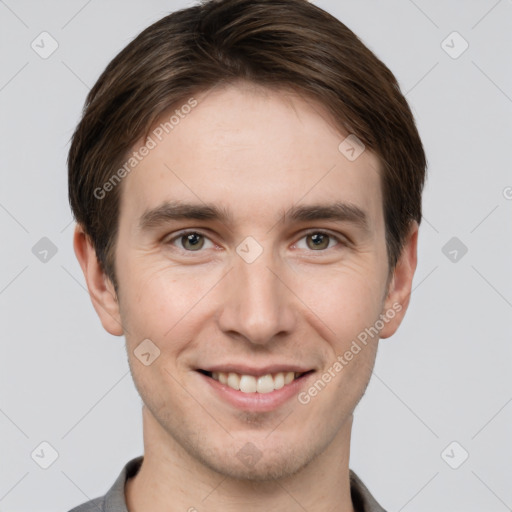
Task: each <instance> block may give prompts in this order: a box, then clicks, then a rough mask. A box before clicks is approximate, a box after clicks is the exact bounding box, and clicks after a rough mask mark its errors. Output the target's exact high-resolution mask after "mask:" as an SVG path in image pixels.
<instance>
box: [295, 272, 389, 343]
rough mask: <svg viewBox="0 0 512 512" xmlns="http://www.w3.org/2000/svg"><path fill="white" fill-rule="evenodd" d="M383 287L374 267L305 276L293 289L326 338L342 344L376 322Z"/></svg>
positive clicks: (381, 279)
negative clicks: (326, 335)
mask: <svg viewBox="0 0 512 512" xmlns="http://www.w3.org/2000/svg"><path fill="white" fill-rule="evenodd" d="M384 286H385V280H384V279H383V278H382V276H380V273H379V274H378V273H376V269H375V267H373V268H371V267H370V265H355V264H354V265H346V266H344V267H343V268H339V269H333V270H329V271H326V270H325V269H324V270H323V271H316V272H315V273H314V274H313V273H308V274H307V275H304V276H303V277H301V278H298V279H296V286H295V287H292V289H294V290H296V293H297V296H298V297H299V298H300V299H301V300H302V301H303V302H304V303H305V304H306V305H307V306H308V307H309V308H310V309H311V310H312V312H313V313H314V314H315V315H316V316H317V317H318V321H319V322H323V323H324V324H325V325H326V327H327V331H328V332H329V333H330V334H329V338H333V336H335V339H336V343H340V342H341V343H344V342H347V341H350V339H351V338H352V337H354V336H357V334H358V333H359V332H361V331H362V330H364V329H365V328H366V327H368V326H369V325H371V324H372V323H373V322H375V320H376V319H377V318H378V315H379V314H380V312H381V308H382V296H383V293H384Z"/></svg>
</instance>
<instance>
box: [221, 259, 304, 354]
mask: <svg viewBox="0 0 512 512" xmlns="http://www.w3.org/2000/svg"><path fill="white" fill-rule="evenodd" d="M283 272H284V270H283V266H282V265H281V266H280V265H279V263H278V262H275V261H273V258H272V254H271V252H270V251H263V253H262V254H261V255H260V256H259V257H258V258H257V259H256V260H255V261H253V262H252V263H248V262H246V261H245V260H244V259H243V258H241V257H239V256H238V255H237V254H235V255H234V263H233V268H232V270H231V271H230V272H229V273H228V275H227V276H226V279H225V280H224V283H223V286H224V289H223V290H222V292H223V293H222V297H223V299H222V304H221V312H220V314H219V317H218V322H219V327H220V329H221V330H222V331H223V332H224V333H226V334H228V335H230V336H235V337H236V336H238V337H243V338H245V339H246V340H248V341H249V342H250V343H253V344H257V345H266V344H268V343H271V342H273V341H275V340H276V337H278V335H279V336H281V337H282V336H284V335H286V334H289V333H291V332H292V331H293V329H294V326H295V322H296V316H295V314H294V313H295V312H294V310H293V298H294V295H293V293H292V291H290V289H289V288H288V287H287V285H286V279H285V276H284V274H283Z"/></svg>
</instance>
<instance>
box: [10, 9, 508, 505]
mask: <svg viewBox="0 0 512 512" xmlns="http://www.w3.org/2000/svg"><path fill="white" fill-rule="evenodd" d="M315 3H317V4H318V5H319V6H320V7H323V8H324V9H326V10H328V11H329V12H331V13H332V14H334V15H335V16H336V17H338V18H339V19H341V20H342V21H343V22H344V23H346V24H347V25H348V26H349V27H350V28H351V29H352V30H354V31H355V32H356V33H357V34H358V35H359V36H360V37H361V38H362V39H363V41H364V42H365V43H366V44H367V45H368V46H369V47H370V48H371V49H372V50H373V51H374V52H375V53H376V54H377V55H378V56H379V57H380V58H381V59H382V60H383V61H384V62H385V63H386V64H387V65H388V66H389V67H390V68H391V70H392V71H393V72H394V73H395V74H396V76H397V78H398V80H399V82H400V84H401V87H402V90H403V92H404V93H405V94H406V97H407V98H408V100H409V102H410V104H411V106H412V108H413V111H414V113H415V116H416V118H417V122H418V125H419V129H420V133H421V135H422V138H423V141H424V144H425V148H426V151H427V154H428V159H429V179H428V184H427V187H426V190H425V196H424V222H423V224H422V227H421V230H420V247H419V254H420V257H419V266H418V270H417V274H416V277H415V284H414V286H415V290H414V293H413V296H412V303H411V306H410V309H409V312H408V314H407V316H406V319H405V322H404V323H403V325H402V327H401V328H400V330H399V332H398V333H397V334H396V335H395V336H394V337H393V338H391V339H389V340H384V341H382V342H381V345H380V348H379V354H378V358H377V364H376V367H375V374H374V376H373V379H372V381H371V384H370V386H369V388H368V391H367V393H366V396H365V397H364V398H363V400H362V402H361V403H360V405H359V406H358V408H357V409H356V415H355V422H354V430H353V443H352V455H351V467H352V468H353V469H354V470H355V471H356V472H357V473H358V474H359V475H360V476H361V478H362V479H363V480H364V482H365V483H366V484H367V486H368V487H369V488H370V490H371V491H372V493H373V494H374V495H375V496H376V498H377V499H378V501H379V502H381V504H382V505H383V506H384V507H385V508H386V509H387V510H388V511H402V510H403V511H405V512H409V511H411V512H412V511H417V512H423V511H425V512H426V511H429V512H431V511H432V510H435V511H437V512H443V511H447V512H448V511H449V512H456V511H465V512H477V511H478V512H481V511H483V510H485V511H486V512H501V511H505V510H512V486H511V485H510V483H511V481H512V469H511V460H512V440H511V426H512V403H511V402H512V386H511V384H512V377H511V372H510V367H511V361H512V358H511V356H512V344H511V341H512V340H511V338H512V337H511V327H510V319H511V313H512V272H511V270H510V265H511V261H512V236H511V222H510V221H511V219H512V200H511V199H512V172H511V160H512V157H511V145H512V144H511V143H512V140H511V135H512V72H511V57H510V56H511V55H512V35H511V34H512V30H511V27H512V2H511V1H510V0H500V1H496V0H473V1H467V0H466V1H462V0H461V1H455V0H451V1H444V0H436V1H426V0H415V1H414V2H413V1H412V0H390V1H386V2H383V1H376V0H375V1H370V0H350V1H345V0H339V1H336V0H318V1H316V2H315ZM191 4H192V2H184V1H177V0H176V1H163V0H161V1H157V0H151V1H147V0H146V1H144V2H142V1H137V2H135V1H132V2H126V1H121V0H109V1H105V0H104V1H99V0H92V1H91V0H89V1H84V0H67V1H63V0H60V1H56V0H53V1H50V0H48V1H44V2H37V1H35V0H34V1H27V0H18V1H16V0H5V1H1V0H0V55H1V66H0V119H1V125H0V130H1V132H0V149H1V151H0V158H1V187H0V229H1V233H2V245H1V250H0V254H1V266H0V315H1V318H0V321H1V323H0V325H1V330H2V339H1V348H2V356H1V358H0V390H1V391H0V394H1V395H0V433H1V435H0V459H1V461H2V463H1V468H0V511H3V512H6V511H57V510H61V511H66V510H68V509H69V508H71V507H72V506H74V505H76V504H78V503H81V502H83V501H85V500H87V499H89V498H92V497H95V496H98V495H100V494H103V493H105V491H106V490H107V489H108V488H109V487H110V485H111V484H112V483H113V481H114V479H115V478H116V477H117V475H118V473H119V471H120V470H121V468H122V466H123V465H124V464H125V463H126V462H127V461H128V459H130V458H132V457H134V456H136V455H139V454H141V453H142V430H141V414H140V412H141V411H140V409H141V402H140V398H139V397H138V395H137V393H136V391H135V388H134V386H133V384H132V381H131V377H130V375H129V372H128V365H127V362H126V354H125V349H124V339H123V338H115V337H112V336H110V335H109V334H107V333H106V332H105V331H104V330H103V328H102V327H101V324H100V322H99V320H98V318H97V317H96V314H95V312H94V310H93V308H92V305H91V303H90V299H89V296H88V294H87V292H86V289H85V281H84V278H83V276H82V273H81V270H80V267H79V265H78V263H77V261H76V259H75V256H74V253H73V250H72V233H73V223H72V217H71V213H70V210H69V207H68V202H67V178H66V166H65V159H66V154H67V150H68V147H69V144H68V143H69V138H70V136H71V134H72V131H73V129H74V126H75V124H76V122H77V121H78V119H79V115H80V112H81V108H82V105H83V102H84V99H85V96H86V94H87V92H88V90H89V88H90V87H91V86H92V85H93V84H94V82H95V80H96V79H97V78H98V76H99V74H100V72H101V71H102V70H103V68H104V67H105V66H106V65H107V63H108V62H109V61H110V60H111V59H112V58H113V57H114V55H115V54H116V53H117V52H118V51H119V50H121V49H122V48H123V47H124V46H125V45H126V44H127V43H128V42H129V41H130V40H131V39H132V38H133V37H134V36H135V35H136V34H137V33H138V32H140V31H141V30H142V29H143V28H145V27H146V26H148V25H149V24H150V23H152V22H153V21H156V20H157V19H159V18H160V17H162V16H163V15H164V14H166V13H168V12H170V11H173V10H176V9H178V8H181V7H185V6H188V5H191ZM43 31H47V32H48V33H50V34H51V36H52V37H53V38H54V39H55V40H56V41H57V43H58V45H59V46H58V48H57V50H56V51H55V52H54V53H53V54H52V55H51V56H49V57H48V58H46V59H43V58H41V57H40V55H39V54H38V53H36V52H35V51H34V50H33V49H32V48H31V43H32V41H34V40H35V42H36V43H37V42H38V41H39V43H38V44H39V46H40V47H41V46H42V45H43V43H41V42H40V39H41V38H40V37H39V34H40V33H41V32H43ZM454 31H456V32H458V33H459V34H460V36H461V37H462V38H463V39H461V38H460V37H459V36H457V35H451V34H452V32H454ZM464 40H465V41H467V43H468V44H469V47H468V49H467V50H466V51H465V52H464V53H462V54H461V55H460V56H458V57H457V58H453V57H454V56H456V55H457V54H458V53H459V52H460V51H461V50H462V49H463V48H464ZM45 41H46V42H45V43H44V45H45V48H46V50H48V49H49V48H50V42H49V40H48V39H46V40H45ZM443 41H445V43H444V44H443V43H442V42H443ZM41 50H42V48H41ZM445 50H446V51H445ZM447 52H448V53H447ZM449 53H451V56H450V55H449ZM43 237H47V238H49V239H50V240H51V241H52V243H53V244H54V245H55V247H56V249H57V253H56V254H55V255H54V256H51V253H49V254H48V256H47V261H46V262H42V261H40V259H39V258H38V257H36V255H35V254H34V253H33V252H32V248H33V246H34V245H36V243H37V242H38V241H39V240H40V239H41V238H43ZM452 237H457V239H458V240H459V241H456V242H455V243H456V244H459V247H457V246H453V247H451V246H448V248H447V249H445V252H446V253H447V255H448V256H447V255H445V254H444V253H443V247H444V246H445V244H446V243H447V242H448V241H449V240H450V239H451V238H452ZM460 243H463V244H464V245H465V246H466V247H467V249H468V251H467V253H466V254H465V255H463V256H462V252H461V250H460ZM37 247H39V246H36V249H37ZM453 250H456V251H457V253H453ZM450 251H452V252H451V254H450ZM35 252H36V253H37V250H35ZM43 255H44V253H43V254H39V256H40V257H43ZM454 257H456V261H451V259H453V258H454ZM43 441H46V442H48V443H50V445H51V446H52V447H53V448H54V449H55V450H56V451H57V452H58V458H57V460H56V461H55V462H54V463H53V464H52V465H51V466H50V467H49V468H48V469H42V468H41V467H40V466H39V465H38V464H37V463H36V462H35V461H34V460H33V459H32V458H31V453H33V452H34V450H36V451H35V454H39V455H40V457H39V458H38V457H37V456H36V455H34V459H36V460H38V462H39V463H42V462H44V460H43V459H44V458H45V457H46V458H48V457H50V455H49V454H50V450H49V449H48V448H47V447H46V448H45V447H44V446H43V447H42V448H41V447H40V443H41V442H43ZM453 441H456V442H457V443H458V445H456V446H455V447H453V445H452V447H450V448H449V449H448V450H447V451H444V450H445V448H446V447H447V446H448V445H450V443H452V442H453ZM41 450H43V451H41ZM463 450H464V451H467V452H468V454H469V458H468V459H467V460H466V461H465V462H464V463H463V464H462V465H460V467H459V468H458V469H452V468H451V467H450V466H449V465H448V463H447V462H450V463H451V464H452V465H457V464H459V463H460V462H461V460H462V458H461V457H462V455H463V454H464V451H463ZM443 452H444V456H442V453H443ZM42 453H44V456H42V455H41V454H42ZM47 460H48V461H49V459H47Z"/></svg>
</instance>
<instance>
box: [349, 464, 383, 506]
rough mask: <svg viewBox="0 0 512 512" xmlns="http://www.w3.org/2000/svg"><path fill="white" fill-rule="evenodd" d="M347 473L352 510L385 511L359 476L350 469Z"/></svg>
mask: <svg viewBox="0 0 512 512" xmlns="http://www.w3.org/2000/svg"><path fill="white" fill-rule="evenodd" d="M349 475H350V494H351V497H352V503H353V504H354V510H355V511H356V512H386V510H385V509H384V508H382V507H381V506H380V505H379V503H378V502H377V500H376V499H375V498H374V497H373V496H372V494H371V492H370V491H369V490H368V488H367V487H366V485H365V484H364V483H363V481H362V480H361V478H359V476H358V475H357V474H356V473H355V472H354V471H352V470H350V471H349Z"/></svg>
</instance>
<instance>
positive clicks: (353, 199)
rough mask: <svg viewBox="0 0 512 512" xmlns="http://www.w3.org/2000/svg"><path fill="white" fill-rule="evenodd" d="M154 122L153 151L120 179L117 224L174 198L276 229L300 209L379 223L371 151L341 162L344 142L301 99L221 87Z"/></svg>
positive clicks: (316, 108) (323, 115)
mask: <svg viewBox="0 0 512 512" xmlns="http://www.w3.org/2000/svg"><path fill="white" fill-rule="evenodd" d="M184 105H195V106H194V107H193V108H188V107H187V108H185V107H184ZM159 123H160V124H157V125H156V126H155V128H154V129H153V130H152V132H151V133H150V138H151V144H150V146H152V149H151V150H150V151H149V152H148V154H147V155H146V156H144V157H143V158H141V160H140V162H139V163H138V164H137V166H136V168H135V169H134V170H133V171H132V172H130V173H129V175H128V176H127V177H126V178H125V179H124V182H123V192H122V194H121V218H122V220H123V219H128V220H129V221H130V222H133V223H134V222H135V221H136V220H137V218H140V216H141V215H142V214H143V213H144V212H145V211H147V210H148V209H149V208H154V207H156V206H158V205H159V204H161V203H162V202H164V201H176V200H178V201H187V202H194V203H197V202H207V203H215V204H218V205H219V206H221V207H222V208H223V209H225V210H227V211H229V212H231V213H233V214H234V215H235V216H236V218H237V219H238V220H241V221H242V220H245V221H248V222H258V221H263V220H264V217H265V216H266V217H268V218H269V220H270V217H272V220H273V221H275V220H276V212H277V211H279V212H281V211H282V210H283V209H286V208H289V207H292V206H293V205H296V204H297V203H298V202H300V203H302V204H308V203H310V204H321V203H322V202H324V203H332V202H335V201H336V202H339V201H342V202H346V203H350V204H353V205H355V206H358V207H360V208H361V209H364V211H365V213H366V214H367V216H368V218H369V220H370V223H374V224H375V223H378V222H380V220H381V218H382V199H381V191H380V176H379V173H380V170H379V161H378V158H377V157H376V155H374V154H373V153H372V152H370V151H369V150H365V151H363V152H362V154H360V155H359V156H358V157H357V158H356V159H355V160H354V159H349V158H347V156H346V153H344V152H343V151H342V150H343V149H344V146H343V145H342V146H341V150H340V143H342V142H343V141H344V139H345V138H346V137H347V135H349V134H348V133H347V132H343V131H341V130H340V128H339V127H338V126H336V125H335V123H334V122H333V120H332V118H331V117H330V116H329V114H328V113H327V111H326V110H325V108H324V107H323V106H322V105H321V104H320V103H318V102H315V101H313V100H311V99H309V98H306V97H304V96H301V95H299V94H296V93H290V92H289V91H288V92H287V91H283V90H271V89H267V88H263V87H260V86H253V85H239V84H238V85H236V86H235V85H229V86H224V87H222V88H214V89H212V90H210V91H206V92H203V93H201V94H198V95H195V96H194V97H193V98H192V99H190V98H188V99H185V100H184V101H183V103H182V105H181V107H180V105H177V106H176V105H175V106H173V109H172V110H171V111H169V112H168V113H166V114H165V116H163V117H162V119H161V121H160V122H159ZM166 123H167V124H166ZM348 140H350V138H349V139H348ZM145 142H146V141H139V143H138V144H136V145H135V146H134V148H133V149H134V150H137V148H138V147H141V146H142V145H143V144H144V143H145ZM357 149H358V148H357V147H356V150H357ZM349 156H353V153H352V155H350V154H349ZM255 214H257V216H255Z"/></svg>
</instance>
